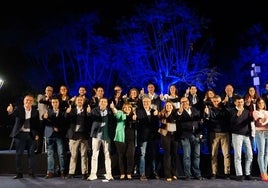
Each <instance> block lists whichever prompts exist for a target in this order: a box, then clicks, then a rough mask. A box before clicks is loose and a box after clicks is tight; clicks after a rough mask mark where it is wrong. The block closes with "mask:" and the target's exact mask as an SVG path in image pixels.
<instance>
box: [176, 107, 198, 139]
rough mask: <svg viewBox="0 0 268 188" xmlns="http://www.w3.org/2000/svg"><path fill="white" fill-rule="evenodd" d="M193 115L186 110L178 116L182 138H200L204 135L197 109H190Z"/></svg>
mask: <svg viewBox="0 0 268 188" xmlns="http://www.w3.org/2000/svg"><path fill="white" fill-rule="evenodd" d="M190 109H191V112H192V113H191V115H189V113H188V112H187V111H186V110H183V112H182V114H179V116H178V123H179V129H180V138H190V137H191V136H192V135H194V136H199V135H200V134H201V133H202V130H201V127H200V126H199V125H200V120H201V117H200V112H199V110H197V109H196V108H195V107H190Z"/></svg>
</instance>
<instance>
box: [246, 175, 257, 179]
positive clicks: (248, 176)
mask: <svg viewBox="0 0 268 188" xmlns="http://www.w3.org/2000/svg"><path fill="white" fill-rule="evenodd" d="M245 179H246V180H255V179H254V178H253V177H252V176H251V175H246V177H245Z"/></svg>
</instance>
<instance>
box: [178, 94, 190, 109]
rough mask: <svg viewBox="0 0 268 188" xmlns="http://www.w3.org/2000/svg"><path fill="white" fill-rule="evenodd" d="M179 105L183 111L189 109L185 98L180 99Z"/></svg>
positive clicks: (187, 100)
mask: <svg viewBox="0 0 268 188" xmlns="http://www.w3.org/2000/svg"><path fill="white" fill-rule="evenodd" d="M180 103H181V106H182V108H183V109H188V108H189V107H190V105H189V99H188V98H187V97H182V98H181V101H180Z"/></svg>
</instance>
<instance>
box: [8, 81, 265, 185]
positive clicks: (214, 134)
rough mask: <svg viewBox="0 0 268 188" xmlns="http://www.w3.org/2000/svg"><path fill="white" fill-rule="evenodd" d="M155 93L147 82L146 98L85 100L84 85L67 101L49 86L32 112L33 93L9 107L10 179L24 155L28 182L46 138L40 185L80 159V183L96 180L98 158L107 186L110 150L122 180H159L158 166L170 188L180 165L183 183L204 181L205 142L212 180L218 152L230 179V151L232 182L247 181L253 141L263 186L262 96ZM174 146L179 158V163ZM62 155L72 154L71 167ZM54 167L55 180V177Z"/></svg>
mask: <svg viewBox="0 0 268 188" xmlns="http://www.w3.org/2000/svg"><path fill="white" fill-rule="evenodd" d="M267 88H268V84H267ZM155 89H156V88H155V85H154V84H153V83H149V84H148V85H147V92H145V91H144V89H142V90H141V91H139V90H138V89H137V88H132V89H130V90H129V93H128V94H127V95H122V88H121V87H120V86H118V85H117V86H115V87H114V94H113V96H112V97H111V98H106V97H105V95H104V88H103V87H101V86H99V87H97V88H95V89H94V95H92V97H90V98H89V97H87V89H86V87H84V86H81V87H79V90H78V95H77V96H73V97H71V96H70V95H69V93H68V88H67V86H65V85H62V86H60V89H59V93H58V94H54V90H53V87H52V86H47V87H46V88H45V93H44V94H40V95H38V96H37V107H35V105H34V101H35V97H34V96H33V95H31V94H27V95H26V96H25V97H24V99H23V104H22V105H17V106H14V105H12V104H10V105H9V106H8V107H7V112H8V114H10V116H12V117H14V118H15V124H14V127H13V129H12V132H11V134H10V136H11V137H12V138H13V140H14V142H15V148H16V173H17V174H16V176H15V177H14V178H15V179H19V178H23V168H22V167H23V165H22V157H23V154H24V150H25V149H27V151H28V161H29V175H30V176H31V177H33V178H34V177H35V165H36V164H35V147H36V145H35V142H36V141H38V140H41V139H44V142H45V146H46V152H47V174H46V176H45V178H53V177H55V176H61V177H62V178H68V179H70V178H73V177H74V176H75V173H76V168H77V164H79V163H78V161H77V160H78V158H79V159H81V162H80V163H81V174H82V179H85V180H89V181H92V180H96V179H98V163H99V160H98V157H99V152H100V151H103V154H104V165H105V172H106V174H105V178H106V179H107V180H113V179H114V177H113V172H112V161H111V156H110V155H111V150H115V151H116V154H117V158H118V161H117V163H118V169H119V173H120V174H119V175H120V176H119V179H120V180H124V179H128V180H131V179H132V178H133V172H134V169H137V170H138V173H139V176H140V180H141V181H146V180H147V178H148V177H153V178H156V179H159V178H160V172H159V166H161V168H162V169H163V176H164V178H165V180H166V181H167V182H171V181H173V180H177V179H178V169H177V168H178V165H182V166H183V172H184V175H185V179H186V180H190V179H192V178H195V179H198V180H202V179H203V177H202V173H201V170H200V152H201V151H200V145H201V143H202V141H203V140H204V139H207V140H208V143H209V149H210V153H211V179H215V178H217V176H218V175H219V173H220V172H218V154H219V149H221V151H222V154H223V159H224V160H223V164H224V178H225V179H230V167H231V161H230V159H231V151H230V150H231V147H233V150H234V167H235V173H236V174H235V179H236V180H239V181H242V180H243V179H247V180H252V179H253V178H252V176H251V168H252V167H251V165H252V161H253V151H252V140H253V139H255V140H256V144H257V148H258V160H257V161H258V165H259V169H260V175H261V179H262V180H263V181H267V182H268V176H267V165H268V155H267V154H268V146H267V144H268V111H267V110H266V104H267V100H268V93H265V94H264V95H263V96H262V97H260V96H258V94H257V92H256V90H255V88H254V87H249V89H248V92H247V93H246V94H245V95H244V96H240V95H237V94H235V93H234V88H233V86H232V85H230V84H228V85H226V87H225V92H224V95H218V94H216V92H215V91H214V90H212V89H209V90H207V91H206V93H205V96H204V97H203V96H201V95H200V94H199V92H198V89H197V87H196V86H195V85H192V86H190V87H189V88H188V89H187V90H186V91H185V92H184V93H183V95H181V96H179V94H178V93H179V92H178V89H177V86H176V85H170V87H169V89H168V93H167V94H165V95H163V94H159V95H158V94H156V92H155ZM267 90H268V89H267ZM179 147H181V148H182V151H183V154H182V162H183V163H182V164H181V163H180V161H181V159H180V158H179V154H178V148H179ZM160 148H162V149H163V157H162V158H161V157H159V155H160ZM89 151H90V152H89ZM244 151H245V152H244ZM67 152H70V158H69V163H68V162H67V161H68V160H67ZM89 153H90V154H89ZM243 153H244V154H245V166H244V167H243V164H242V155H243ZM56 154H57V155H56ZM79 155H80V156H79ZM89 159H91V160H90V161H89ZM56 160H57V162H58V165H59V174H57V172H56V171H55V166H56ZM89 163H90V165H89ZM68 165H69V166H68ZM89 166H90V170H89ZM243 169H244V172H243Z"/></svg>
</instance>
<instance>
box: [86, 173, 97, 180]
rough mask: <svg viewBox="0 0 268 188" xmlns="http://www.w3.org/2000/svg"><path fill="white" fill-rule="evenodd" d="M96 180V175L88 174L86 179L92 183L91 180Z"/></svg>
mask: <svg viewBox="0 0 268 188" xmlns="http://www.w3.org/2000/svg"><path fill="white" fill-rule="evenodd" d="M96 179H98V177H97V175H96V174H90V176H89V177H88V178H87V180H88V181H93V180H96Z"/></svg>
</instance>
